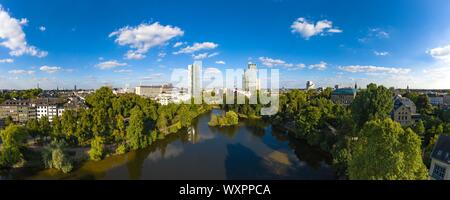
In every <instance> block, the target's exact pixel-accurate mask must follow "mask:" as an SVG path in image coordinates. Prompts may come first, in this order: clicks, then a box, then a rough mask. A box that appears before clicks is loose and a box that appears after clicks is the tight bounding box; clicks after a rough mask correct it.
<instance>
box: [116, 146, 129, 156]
mask: <svg viewBox="0 0 450 200" xmlns="http://www.w3.org/2000/svg"><path fill="white" fill-rule="evenodd" d="M127 151H128V149H127V145H125V144H119V146H118V147H117V149H116V154H118V155H120V154H125V153H127Z"/></svg>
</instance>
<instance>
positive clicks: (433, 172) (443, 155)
mask: <svg viewBox="0 0 450 200" xmlns="http://www.w3.org/2000/svg"><path fill="white" fill-rule="evenodd" d="M429 175H430V179H432V180H450V136H445V135H440V136H439V139H438V141H437V142H436V144H435V145H434V148H433V151H432V152H431V165H430V172H429Z"/></svg>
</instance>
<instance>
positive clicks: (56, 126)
mask: <svg viewBox="0 0 450 200" xmlns="http://www.w3.org/2000/svg"><path fill="white" fill-rule="evenodd" d="M52 137H53V138H63V137H64V135H63V130H62V126H61V120H60V118H59V117H58V116H54V117H53V118H52Z"/></svg>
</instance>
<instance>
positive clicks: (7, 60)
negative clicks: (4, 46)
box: [0, 58, 14, 63]
mask: <svg viewBox="0 0 450 200" xmlns="http://www.w3.org/2000/svg"><path fill="white" fill-rule="evenodd" d="M13 62H14V60H13V59H11V58H5V59H0V63H13Z"/></svg>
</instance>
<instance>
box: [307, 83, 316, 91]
mask: <svg viewBox="0 0 450 200" xmlns="http://www.w3.org/2000/svg"><path fill="white" fill-rule="evenodd" d="M315 87H316V85H315V84H314V83H313V82H312V81H306V90H312V89H314V88H315Z"/></svg>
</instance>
